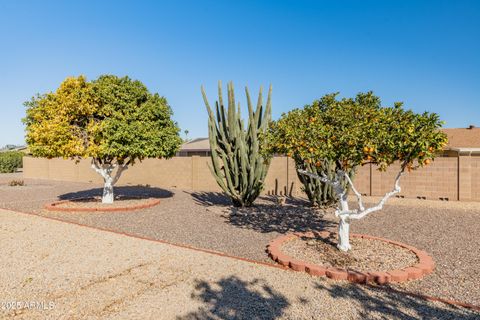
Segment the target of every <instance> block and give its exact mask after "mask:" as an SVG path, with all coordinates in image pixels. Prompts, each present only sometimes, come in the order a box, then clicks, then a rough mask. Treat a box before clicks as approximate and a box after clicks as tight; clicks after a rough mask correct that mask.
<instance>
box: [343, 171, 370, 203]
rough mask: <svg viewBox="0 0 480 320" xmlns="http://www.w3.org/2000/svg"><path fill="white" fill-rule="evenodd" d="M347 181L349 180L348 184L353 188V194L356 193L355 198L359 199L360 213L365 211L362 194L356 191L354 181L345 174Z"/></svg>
mask: <svg viewBox="0 0 480 320" xmlns="http://www.w3.org/2000/svg"><path fill="white" fill-rule="evenodd" d="M345 179H346V180H347V182H348V184H350V187H351V188H352V191H353V193H355V196H356V197H357V202H358V209H359V210H360V211H363V210H365V207H364V206H363V198H362V195H361V194H360V192H358V191H357V189H355V186H354V185H353V182H352V179H350V177H349V176H348V174H345Z"/></svg>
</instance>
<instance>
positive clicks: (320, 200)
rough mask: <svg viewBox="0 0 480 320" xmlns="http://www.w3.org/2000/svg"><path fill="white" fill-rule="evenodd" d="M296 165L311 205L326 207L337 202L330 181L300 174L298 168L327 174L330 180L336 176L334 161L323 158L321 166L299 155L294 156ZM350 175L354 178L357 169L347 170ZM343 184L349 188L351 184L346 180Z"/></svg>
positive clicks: (303, 189)
mask: <svg viewBox="0 0 480 320" xmlns="http://www.w3.org/2000/svg"><path fill="white" fill-rule="evenodd" d="M294 160H295V167H296V169H297V176H298V179H299V180H300V182H301V183H302V185H303V186H302V191H304V192H305V194H306V195H307V197H308V200H309V202H310V205H311V206H314V207H320V208H326V207H330V206H333V205H335V204H336V201H337V197H336V195H335V191H334V190H333V188H332V186H331V185H330V184H328V183H325V182H322V181H320V180H319V179H314V178H311V177H309V176H306V175H303V174H299V173H298V170H299V169H301V170H307V171H309V172H312V173H314V174H318V175H323V174H325V175H326V176H327V177H328V178H329V179H330V180H333V179H334V177H335V170H336V165H335V163H333V162H332V161H328V160H323V161H321V165H320V166H316V165H314V164H310V163H307V162H305V161H304V160H303V159H301V158H299V157H296V158H295V157H294ZM347 171H348V175H349V176H350V178H351V179H352V180H353V177H354V175H355V170H347ZM341 184H342V186H343V187H344V188H345V187H346V188H349V185H348V184H347V182H346V181H341Z"/></svg>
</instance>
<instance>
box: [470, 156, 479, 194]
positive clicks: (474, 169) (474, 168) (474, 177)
mask: <svg viewBox="0 0 480 320" xmlns="http://www.w3.org/2000/svg"><path fill="white" fill-rule="evenodd" d="M470 169H471V181H470V183H471V192H470V194H471V197H472V200H474V201H480V156H476V157H472V158H471V163H470Z"/></svg>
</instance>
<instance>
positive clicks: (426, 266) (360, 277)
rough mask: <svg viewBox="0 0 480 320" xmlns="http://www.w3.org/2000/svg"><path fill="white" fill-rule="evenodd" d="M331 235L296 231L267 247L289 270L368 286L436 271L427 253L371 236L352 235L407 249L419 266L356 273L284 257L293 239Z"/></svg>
mask: <svg viewBox="0 0 480 320" xmlns="http://www.w3.org/2000/svg"><path fill="white" fill-rule="evenodd" d="M332 234H335V235H336V233H332V232H329V231H321V232H319V233H316V234H314V233H313V232H304V233H301V232H296V233H292V234H287V235H283V236H280V237H278V238H275V239H273V240H272V241H270V243H269V244H268V246H267V252H268V255H269V256H270V257H271V258H272V259H273V260H274V261H276V262H278V263H279V264H280V265H282V266H284V267H289V268H291V269H293V270H295V271H303V272H307V273H308V274H310V275H312V276H326V277H328V278H330V279H333V280H348V281H350V282H354V283H369V282H375V283H377V284H380V285H383V284H387V283H398V282H404V281H408V280H417V279H420V278H423V277H424V276H426V275H427V274H430V273H432V272H433V270H434V269H435V263H434V262H433V259H432V257H430V255H428V253H426V252H425V251H422V250H419V249H417V248H415V247H412V246H409V245H407V244H404V243H401V242H397V241H393V240H389V239H385V238H380V237H374V236H369V235H365V234H350V236H351V237H354V238H363V239H371V240H379V241H384V242H386V243H390V244H393V245H396V246H399V247H402V248H405V249H408V250H410V251H412V252H413V253H414V254H415V255H416V256H417V258H418V263H417V264H415V265H413V266H409V267H405V268H402V269H396V270H390V271H386V272H383V271H363V272H360V271H356V270H352V269H343V268H334V267H325V266H321V265H317V264H311V263H308V262H305V261H300V260H297V259H295V258H292V257H290V256H288V255H286V254H284V253H283V252H282V251H281V250H280V247H281V246H282V244H283V243H284V242H286V241H289V240H292V239H294V238H298V237H308V238H313V237H314V236H319V237H321V238H329V237H330V236H331V235H332Z"/></svg>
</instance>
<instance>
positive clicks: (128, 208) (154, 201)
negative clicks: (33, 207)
mask: <svg viewBox="0 0 480 320" xmlns="http://www.w3.org/2000/svg"><path fill="white" fill-rule="evenodd" d="M89 199H93V198H78V199H74V200H77V201H78V200H89ZM68 202H73V201H72V200H61V201H54V202H51V203H47V204H45V206H44V208H45V209H47V210H49V211H63V212H87V211H88V212H92V211H95V212H98V211H108V212H112V211H133V210H139V209H145V208H150V207H153V206H156V205H157V204H159V203H160V199H149V200H148V201H146V202H145V203H142V204H136V205H132V206H126V207H112V208H109V207H105V208H88V207H87V208H72V207H60V206H58V205H60V204H63V203H68Z"/></svg>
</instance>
